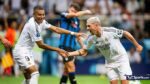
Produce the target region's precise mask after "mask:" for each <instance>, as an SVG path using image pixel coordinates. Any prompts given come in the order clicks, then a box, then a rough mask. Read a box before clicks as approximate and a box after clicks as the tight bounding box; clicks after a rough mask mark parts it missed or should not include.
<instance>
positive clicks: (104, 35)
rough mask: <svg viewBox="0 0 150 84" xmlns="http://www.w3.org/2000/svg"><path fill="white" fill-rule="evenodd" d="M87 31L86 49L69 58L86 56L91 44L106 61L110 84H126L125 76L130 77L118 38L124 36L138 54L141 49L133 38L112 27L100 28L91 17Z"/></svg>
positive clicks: (72, 53) (96, 19)
mask: <svg viewBox="0 0 150 84" xmlns="http://www.w3.org/2000/svg"><path fill="white" fill-rule="evenodd" d="M87 30H89V31H90V33H91V34H92V35H90V36H88V38H87V39H86V41H87V45H86V46H87V47H86V48H85V49H80V50H78V51H75V52H70V53H69V55H70V56H75V55H76V56H78V55H84V56H85V55H86V54H87V51H88V48H90V46H92V45H93V44H94V45H95V46H96V48H98V50H99V51H100V52H101V54H102V55H103V56H104V57H105V59H106V68H107V75H108V78H109V79H110V83H111V84H118V80H119V79H120V80H121V84H128V80H127V79H126V75H132V71H131V68H130V64H129V59H128V56H127V52H126V51H125V49H124V47H123V45H122V44H121V42H120V40H119V39H120V38H121V37H122V36H125V37H126V38H127V39H128V40H130V41H131V42H132V43H133V44H134V45H135V47H136V49H137V51H138V52H139V53H140V52H141V51H142V49H143V47H142V46H141V45H140V44H138V42H137V41H136V40H135V39H134V37H133V36H132V35H131V34H130V33H129V32H127V31H123V30H119V29H116V28H114V27H101V24H100V20H99V18H98V17H91V18H89V19H88V20H87Z"/></svg>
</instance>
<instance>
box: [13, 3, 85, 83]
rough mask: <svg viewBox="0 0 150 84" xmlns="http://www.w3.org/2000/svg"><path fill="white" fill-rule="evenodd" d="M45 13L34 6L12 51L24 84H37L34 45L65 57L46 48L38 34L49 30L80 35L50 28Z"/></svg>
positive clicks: (56, 49)
mask: <svg viewBox="0 0 150 84" xmlns="http://www.w3.org/2000/svg"><path fill="white" fill-rule="evenodd" d="M44 18H45V11H44V9H43V8H42V7H40V6H36V7H35V8H34V14H33V17H31V18H30V19H29V20H28V22H27V23H26V24H25V26H24V28H23V30H22V32H21V35H20V37H19V39H18V42H17V44H16V45H15V48H14V50H13V55H14V59H15V61H16V62H18V64H19V66H20V67H21V68H22V69H23V71H24V72H23V73H24V76H25V80H24V84H38V76H39V72H38V70H37V68H36V67H35V64H34V59H33V54H32V48H33V46H34V44H35V43H36V44H37V45H38V46H39V47H40V48H42V49H47V50H52V51H56V52H57V53H59V54H60V55H61V56H64V57H65V56H66V55H67V52H66V51H64V50H62V49H59V48H55V47H52V46H48V45H46V44H44V43H43V41H42V39H41V34H40V32H41V31H42V30H43V29H50V30H51V31H54V32H56V33H59V34H62V33H64V34H71V35H76V36H77V37H78V36H80V35H82V34H81V33H75V32H71V31H68V30H64V29H62V28H59V27H56V26H52V25H51V24H49V23H47V22H46V21H45V20H44Z"/></svg>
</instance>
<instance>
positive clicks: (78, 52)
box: [68, 49, 88, 56]
mask: <svg viewBox="0 0 150 84" xmlns="http://www.w3.org/2000/svg"><path fill="white" fill-rule="evenodd" d="M87 53H88V51H87V49H80V50H76V51H73V52H68V54H69V56H86V55H87Z"/></svg>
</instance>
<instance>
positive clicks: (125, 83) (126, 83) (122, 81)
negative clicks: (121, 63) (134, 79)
mask: <svg viewBox="0 0 150 84" xmlns="http://www.w3.org/2000/svg"><path fill="white" fill-rule="evenodd" d="M121 84H129V81H128V80H121Z"/></svg>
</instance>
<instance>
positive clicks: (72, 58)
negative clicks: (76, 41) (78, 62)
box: [63, 48, 75, 63]
mask: <svg viewBox="0 0 150 84" xmlns="http://www.w3.org/2000/svg"><path fill="white" fill-rule="evenodd" d="M64 50H65V51H68V52H73V51H75V50H72V49H69V48H65V49H64ZM74 60H75V56H69V57H63V62H64V63H65V62H69V61H74Z"/></svg>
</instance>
